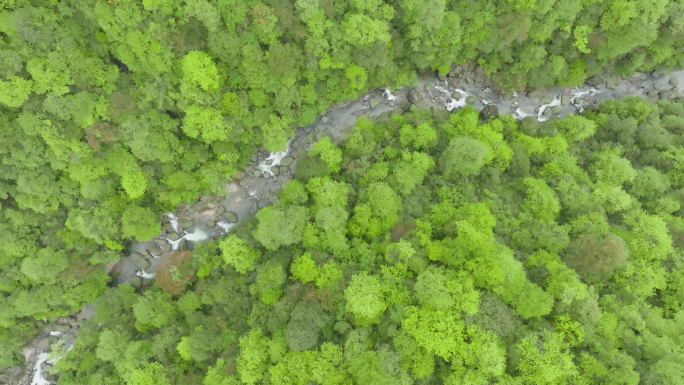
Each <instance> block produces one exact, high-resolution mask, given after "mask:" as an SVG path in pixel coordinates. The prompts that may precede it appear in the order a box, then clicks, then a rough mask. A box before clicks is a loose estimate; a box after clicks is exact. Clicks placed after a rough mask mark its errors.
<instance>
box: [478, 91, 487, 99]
mask: <svg viewBox="0 0 684 385" xmlns="http://www.w3.org/2000/svg"><path fill="white" fill-rule="evenodd" d="M477 96H478V97H479V98H481V99H484V98H485V97H486V96H487V93H486V92H484V91H479V92H478V93H477Z"/></svg>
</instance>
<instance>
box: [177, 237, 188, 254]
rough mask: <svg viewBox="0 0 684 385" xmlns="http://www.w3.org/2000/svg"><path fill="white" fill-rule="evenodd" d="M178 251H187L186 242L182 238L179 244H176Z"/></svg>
mask: <svg viewBox="0 0 684 385" xmlns="http://www.w3.org/2000/svg"><path fill="white" fill-rule="evenodd" d="M178 249H180V250H181V251H185V250H187V249H188V240H187V239H185V238H183V239H181V241H180V243H179V244H178Z"/></svg>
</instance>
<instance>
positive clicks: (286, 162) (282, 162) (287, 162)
mask: <svg viewBox="0 0 684 385" xmlns="http://www.w3.org/2000/svg"><path fill="white" fill-rule="evenodd" d="M292 162H294V159H292V157H289V156H286V157H284V158H283V159H281V160H280V165H281V166H289V165H291V164H292Z"/></svg>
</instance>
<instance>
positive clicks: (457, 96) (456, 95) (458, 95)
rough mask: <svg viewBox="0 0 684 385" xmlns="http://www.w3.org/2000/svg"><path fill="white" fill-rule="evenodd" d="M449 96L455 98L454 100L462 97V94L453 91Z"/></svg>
mask: <svg viewBox="0 0 684 385" xmlns="http://www.w3.org/2000/svg"><path fill="white" fill-rule="evenodd" d="M451 97H452V98H453V99H455V100H461V98H462V97H463V95H461V93H460V92H458V91H456V92H454V93H453V94H451Z"/></svg>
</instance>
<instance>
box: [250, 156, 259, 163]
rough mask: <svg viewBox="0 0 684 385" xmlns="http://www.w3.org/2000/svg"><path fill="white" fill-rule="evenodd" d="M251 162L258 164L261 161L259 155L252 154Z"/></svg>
mask: <svg viewBox="0 0 684 385" xmlns="http://www.w3.org/2000/svg"><path fill="white" fill-rule="evenodd" d="M249 160H251V161H252V162H256V161H258V160H259V156H258V155H257V154H252V156H251V157H250V158H249Z"/></svg>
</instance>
